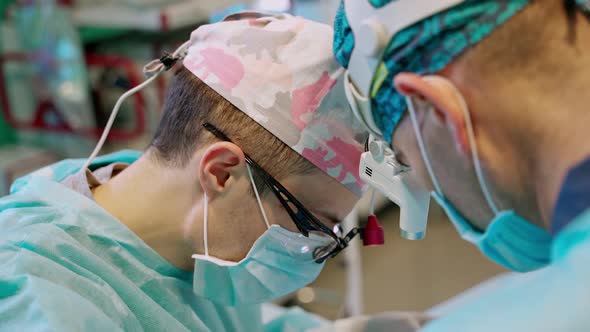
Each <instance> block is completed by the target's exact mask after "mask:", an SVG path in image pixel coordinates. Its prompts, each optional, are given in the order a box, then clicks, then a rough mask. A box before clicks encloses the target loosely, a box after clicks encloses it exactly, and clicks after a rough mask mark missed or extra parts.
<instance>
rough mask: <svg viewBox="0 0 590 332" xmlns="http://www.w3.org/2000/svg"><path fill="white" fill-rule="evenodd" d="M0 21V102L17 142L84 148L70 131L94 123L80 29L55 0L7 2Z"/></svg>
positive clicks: (61, 149) (70, 151)
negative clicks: (15, 4) (78, 29)
mask: <svg viewBox="0 0 590 332" xmlns="http://www.w3.org/2000/svg"><path fill="white" fill-rule="evenodd" d="M4 14H5V15H4V16H5V20H4V21H2V26H1V27H0V34H1V36H2V37H1V40H2V45H1V51H0V107H1V108H2V113H3V114H4V118H5V120H6V122H7V123H8V124H9V125H10V126H11V127H13V128H15V129H16V130H17V140H18V142H19V143H21V144H23V143H24V144H27V145H34V146H40V147H45V148H50V149H53V150H55V151H56V152H58V153H59V154H61V155H76V154H80V153H83V152H84V151H87V150H88V149H89V148H90V146H91V140H89V139H86V140H84V139H79V137H73V136H72V134H73V133H76V132H80V131H84V130H87V129H88V128H94V127H95V122H94V118H93V114H92V110H91V104H90V96H89V90H88V78H87V73H86V67H85V63H84V58H83V52H82V49H81V44H80V40H79V38H78V32H77V30H76V29H75V27H74V26H73V25H72V24H71V21H70V20H69V14H68V12H67V9H65V8H63V7H62V6H61V5H59V4H58V3H57V2H56V1H53V0H52V1H28V2H22V3H20V2H19V4H18V5H17V6H13V7H10V10H8V11H7V12H6V13H4Z"/></svg>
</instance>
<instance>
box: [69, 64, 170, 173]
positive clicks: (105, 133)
mask: <svg viewBox="0 0 590 332" xmlns="http://www.w3.org/2000/svg"><path fill="white" fill-rule="evenodd" d="M165 69H166V68H164V67H162V68H161V69H160V70H159V71H158V72H157V73H156V75H154V76H152V77H150V78H148V79H147V80H145V81H144V82H143V83H141V84H140V85H138V86H136V87H135V88H133V89H131V90H129V91H127V92H125V93H124V94H123V95H122V96H121V97H119V100H117V103H116V104H115V107H113V111H112V112H111V116H110V117H109V121H108V122H107V125H106V126H105V127H104V131H103V132H102V135H101V136H100V140H99V141H98V143H97V144H96V147H95V148H94V151H92V154H90V157H88V159H86V162H85V163H84V165H83V166H82V168H81V169H80V171H82V172H85V171H86V169H87V168H88V167H89V166H90V163H92V161H94V158H96V156H97V155H98V153H99V152H100V150H101V149H102V146H103V145H104V143H105V141H106V140H107V137H108V136H109V132H110V131H111V127H112V126H113V123H114V122H115V118H116V117H117V114H118V113H119V109H120V108H121V104H123V102H124V101H125V99H127V98H128V97H129V96H131V95H133V94H135V93H136V92H137V91H139V90H141V89H143V88H144V87H145V86H146V85H148V84H150V83H151V82H152V81H153V80H155V79H156V78H157V77H158V76H159V75H160V73H162V72H163V71H164V70H165Z"/></svg>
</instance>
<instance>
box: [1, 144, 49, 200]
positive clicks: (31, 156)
mask: <svg viewBox="0 0 590 332" xmlns="http://www.w3.org/2000/svg"><path fill="white" fill-rule="evenodd" d="M56 161H58V157H57V156H56V155H55V154H53V153H50V152H48V151H46V150H42V149H36V148H30V147H23V146H16V145H4V146H0V196H4V195H7V194H8V193H9V189H10V185H11V184H12V183H13V182H14V180H16V179H17V178H19V177H21V176H23V175H25V174H27V173H30V172H32V171H34V170H36V169H39V168H41V167H43V166H45V165H48V164H51V163H54V162H56Z"/></svg>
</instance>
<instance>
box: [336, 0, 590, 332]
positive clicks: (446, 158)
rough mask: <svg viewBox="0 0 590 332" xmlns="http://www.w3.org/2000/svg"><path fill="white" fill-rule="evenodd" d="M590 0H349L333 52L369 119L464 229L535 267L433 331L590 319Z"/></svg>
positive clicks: (506, 261)
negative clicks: (526, 274)
mask: <svg viewBox="0 0 590 332" xmlns="http://www.w3.org/2000/svg"><path fill="white" fill-rule="evenodd" d="M589 9H590V2H588V1H580V0H578V1H575V0H566V1H556V0H552V1H549V0H539V1H526V0H512V1H501V0H488V1H485V0H481V1H478V0H464V1H460V0H439V1H408V0H381V1H380V0H366V1H365V0H359V1H352V0H343V1H342V3H341V6H340V8H339V11H338V14H337V16H336V21H335V41H334V53H335V56H336V58H337V59H338V61H339V62H340V63H341V64H342V65H343V66H345V67H346V68H348V71H349V72H348V75H349V77H350V80H351V84H352V85H353V86H354V87H355V89H356V90H355V91H356V92H355V93H356V95H355V97H354V98H352V100H353V102H351V104H352V106H353V108H357V109H359V110H360V111H358V112H357V113H358V114H360V115H358V116H359V119H360V120H361V121H364V123H365V125H366V126H367V128H368V129H369V130H370V131H371V132H372V134H373V136H375V137H377V138H378V139H381V140H383V141H385V142H386V143H387V144H388V145H389V146H390V147H391V148H392V150H393V151H394V152H395V156H396V158H397V159H398V161H399V162H400V163H402V164H405V165H406V166H409V171H407V172H406V175H407V176H411V177H413V178H415V179H417V180H418V181H419V182H420V183H421V184H422V185H423V186H424V187H425V188H427V190H430V191H431V192H432V196H433V198H434V199H435V201H436V202H437V203H439V205H441V207H442V208H443V209H444V210H445V212H446V213H447V215H448V217H449V219H450V221H451V222H452V224H453V225H454V226H455V228H456V229H457V231H458V232H459V234H460V235H461V237H462V238H463V239H465V240H467V241H469V242H471V243H472V244H474V245H475V246H476V247H477V248H478V249H479V250H480V251H481V252H482V254H484V255H485V256H486V257H488V258H489V259H491V260H492V261H494V262H496V263H497V264H499V265H501V266H503V267H505V268H507V269H510V270H513V271H517V272H531V271H536V272H535V274H534V276H533V277H529V279H527V282H519V283H514V284H507V285H504V287H503V288H500V289H497V290H496V291H495V292H492V293H490V294H489V295H487V296H484V297H482V298H480V299H477V300H475V301H470V302H469V303H467V304H466V305H465V306H462V307H461V306H460V307H459V308H457V309H456V311H455V312H453V313H451V314H450V315H448V316H446V317H441V318H439V319H435V320H434V321H432V322H431V323H430V324H428V325H427V326H426V327H425V328H424V331H590V316H588V315H587V314H586V313H585V311H586V308H588V306H589V305H590V296H588V294H590V285H589V284H588V281H587V280H589V279H588V277H589V276H590V268H589V267H588V266H590V264H589V263H590V143H589V142H590V131H589V130H588V125H589V124H590V110H589V108H588V107H589V106H588V105H590V93H588V91H590V43H589V42H588V41H590V20H589V18H590V14H589ZM359 13H360V14H359ZM384 36H385V37H387V38H385V39H384ZM363 66H364V67H363ZM359 68H365V71H363V70H359ZM367 77H368V79H367ZM349 100H351V99H350V97H349ZM363 103H365V104H363ZM359 105H360V106H359ZM362 105H366V106H364V108H363V106H362ZM363 109H368V110H369V111H368V112H363ZM523 278H524V276H523Z"/></svg>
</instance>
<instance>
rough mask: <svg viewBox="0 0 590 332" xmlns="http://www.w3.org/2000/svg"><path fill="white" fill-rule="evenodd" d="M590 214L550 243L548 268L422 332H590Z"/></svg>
mask: <svg viewBox="0 0 590 332" xmlns="http://www.w3.org/2000/svg"><path fill="white" fill-rule="evenodd" d="M588 308H590V210H586V212H585V213H583V214H582V215H580V216H579V217H577V218H576V219H575V220H574V221H572V223H571V224H570V225H569V226H568V227H567V228H566V229H564V230H563V231H562V232H561V233H559V234H558V235H557V236H556V238H555V239H554V243H553V248H552V263H551V265H549V266H548V267H546V268H544V269H543V270H540V271H536V272H534V273H533V274H531V275H522V278H521V279H519V278H516V279H515V280H512V281H511V282H510V283H508V284H506V285H503V287H499V288H497V289H496V290H495V291H494V292H491V293H489V294H486V295H485V296H483V297H481V298H478V299H477V300H475V301H472V302H469V303H466V304H465V305H463V306H461V307H459V308H457V309H455V310H454V311H452V312H450V313H449V314H448V315H446V316H444V317H441V318H439V319H437V320H435V321H432V322H431V323H430V324H428V325H427V326H426V327H425V328H423V329H422V330H421V331H423V332H456V331H470V332H498V331H519V332H556V331H564V332H565V331H567V332H587V331H590V314H589V312H588Z"/></svg>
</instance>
